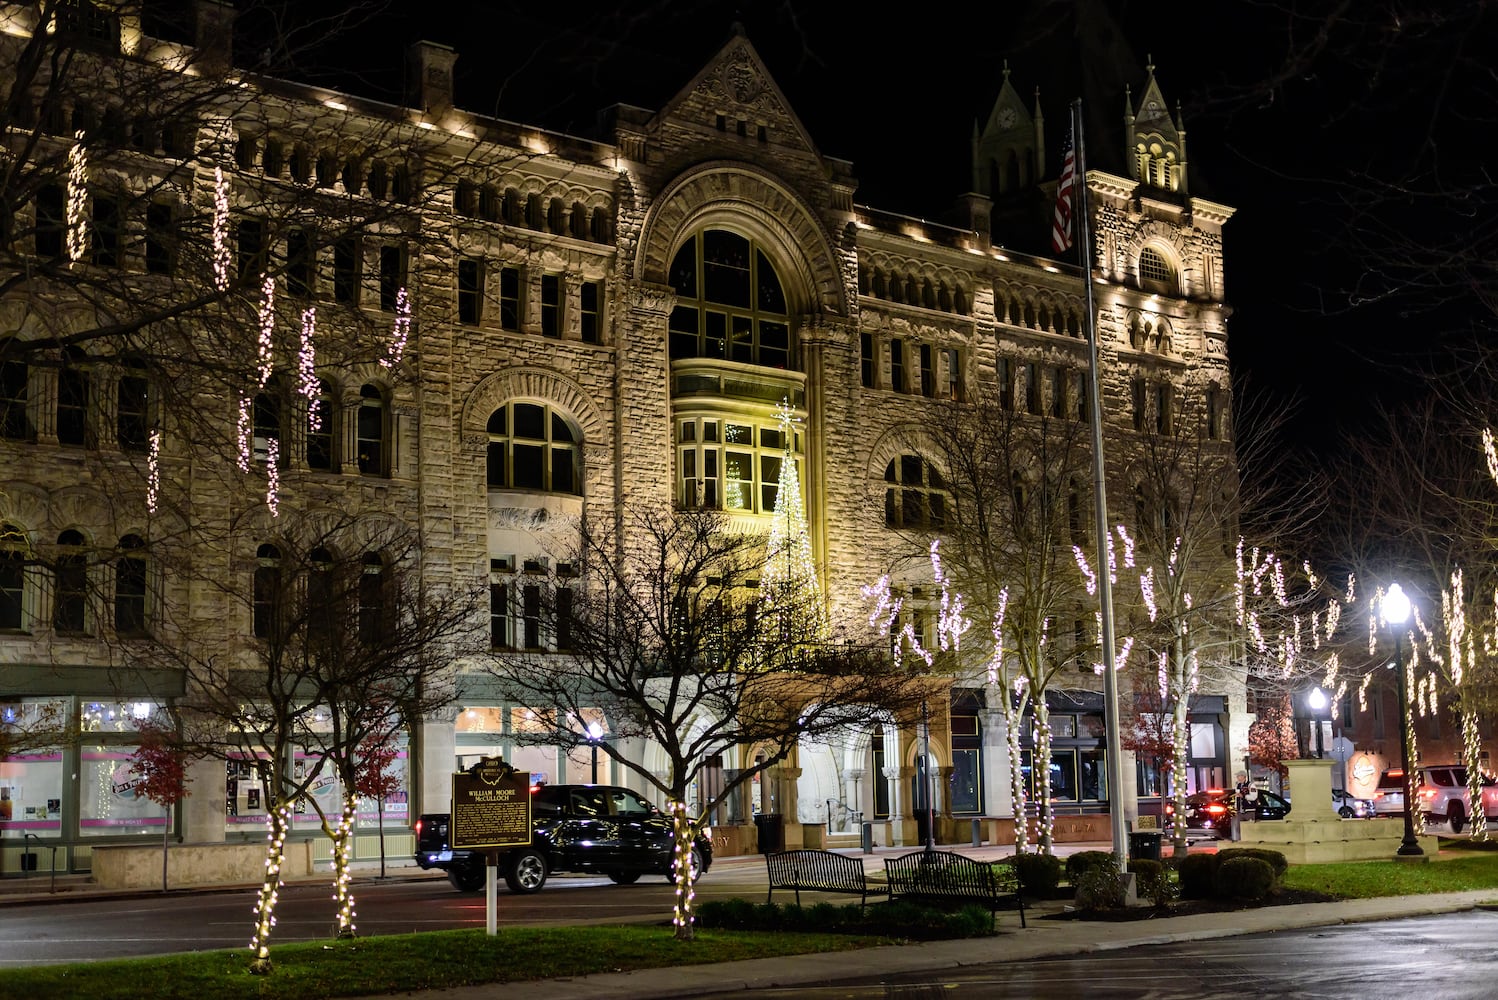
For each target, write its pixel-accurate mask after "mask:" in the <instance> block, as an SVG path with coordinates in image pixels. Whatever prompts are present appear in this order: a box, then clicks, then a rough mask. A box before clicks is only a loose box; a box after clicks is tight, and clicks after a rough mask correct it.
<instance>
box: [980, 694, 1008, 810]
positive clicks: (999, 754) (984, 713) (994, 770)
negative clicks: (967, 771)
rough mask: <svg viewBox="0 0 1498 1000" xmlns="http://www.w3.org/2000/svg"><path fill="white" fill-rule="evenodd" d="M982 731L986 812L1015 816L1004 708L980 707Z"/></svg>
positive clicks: (984, 803) (984, 804) (984, 805)
mask: <svg viewBox="0 0 1498 1000" xmlns="http://www.w3.org/2000/svg"><path fill="white" fill-rule="evenodd" d="M978 725H979V726H981V727H982V730H983V812H984V814H985V815H988V816H1000V817H1002V816H1013V815H1014V789H1013V787H1012V786H1011V785H1010V783H1009V769H1010V767H1012V766H1013V762H1012V761H1010V759H1009V726H1008V723H1007V722H1006V721H1005V719H1004V711H1003V709H998V708H980V709H978Z"/></svg>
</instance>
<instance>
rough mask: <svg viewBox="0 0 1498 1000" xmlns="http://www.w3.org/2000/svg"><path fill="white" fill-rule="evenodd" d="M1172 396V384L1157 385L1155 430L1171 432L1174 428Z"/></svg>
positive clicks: (1161, 432) (1162, 432) (1165, 432)
mask: <svg viewBox="0 0 1498 1000" xmlns="http://www.w3.org/2000/svg"><path fill="white" fill-rule="evenodd" d="M1172 402H1173V400H1172V397H1171V391H1170V386H1168V385H1165V384H1163V383H1162V384H1160V385H1157V386H1155V431H1156V433H1159V434H1170V433H1171V432H1172V430H1173V428H1174V421H1173V418H1172V413H1171V411H1172V409H1173V407H1172Z"/></svg>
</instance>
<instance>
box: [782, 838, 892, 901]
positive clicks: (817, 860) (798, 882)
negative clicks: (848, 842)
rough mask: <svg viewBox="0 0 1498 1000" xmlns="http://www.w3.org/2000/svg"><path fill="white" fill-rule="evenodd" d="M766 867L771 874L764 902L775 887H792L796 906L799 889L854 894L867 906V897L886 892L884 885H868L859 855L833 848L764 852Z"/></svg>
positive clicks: (799, 899) (799, 898) (799, 895)
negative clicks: (840, 852) (847, 853)
mask: <svg viewBox="0 0 1498 1000" xmlns="http://www.w3.org/2000/svg"><path fill="white" fill-rule="evenodd" d="M765 868H766V869H767V870H768V872H769V876H770V891H769V893H768V894H767V895H766V896H765V902H767V903H768V902H770V900H771V899H772V898H773V897H774V895H775V890H776V889H792V890H794V891H795V893H796V905H797V906H800V905H801V890H802V889H805V890H806V891H807V892H846V893H855V894H857V895H858V897H859V904H860V905H862V906H867V905H868V901H869V896H871V895H875V896H882V895H884V893H885V892H886V891H887V890H885V889H884V887H883V886H879V885H873V886H871V885H869V879H868V875H867V874H866V873H865V872H864V869H863V860H862V859H861V858H851V857H849V856H847V855H846V854H837V853H834V852H833V851H813V850H800V851H777V852H775V853H773V854H766V855H765Z"/></svg>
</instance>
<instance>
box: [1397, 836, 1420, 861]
mask: <svg viewBox="0 0 1498 1000" xmlns="http://www.w3.org/2000/svg"><path fill="white" fill-rule="evenodd" d="M1394 854H1395V855H1396V856H1397V857H1401V858H1424V857H1425V849H1424V848H1422V847H1421V846H1420V845H1419V844H1417V843H1416V842H1415V841H1414V840H1410V839H1406V840H1404V841H1401V842H1400V844H1399V850H1397V851H1395V852H1394Z"/></svg>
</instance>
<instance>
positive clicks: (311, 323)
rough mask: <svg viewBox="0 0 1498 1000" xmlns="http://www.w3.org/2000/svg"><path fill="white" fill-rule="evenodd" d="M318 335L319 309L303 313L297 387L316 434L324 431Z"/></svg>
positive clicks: (308, 420)
mask: <svg viewBox="0 0 1498 1000" xmlns="http://www.w3.org/2000/svg"><path fill="white" fill-rule="evenodd" d="M316 335H317V308H316V307H315V306H313V307H310V308H308V309H305V310H303V311H302V344H301V349H300V350H299V351H298V352H297V361H296V368H297V386H298V388H299V389H300V390H301V393H302V398H303V399H305V400H306V401H307V426H308V428H309V429H310V430H311V431H312V433H314V434H316V433H317V432H318V431H320V430H322V410H321V409H320V408H319V407H318V405H317V353H316V349H315V347H314V346H313V339H314V338H315V337H316Z"/></svg>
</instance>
